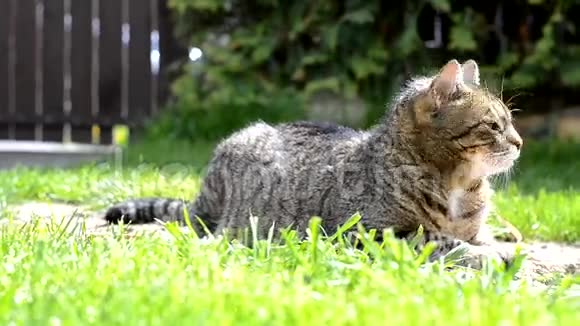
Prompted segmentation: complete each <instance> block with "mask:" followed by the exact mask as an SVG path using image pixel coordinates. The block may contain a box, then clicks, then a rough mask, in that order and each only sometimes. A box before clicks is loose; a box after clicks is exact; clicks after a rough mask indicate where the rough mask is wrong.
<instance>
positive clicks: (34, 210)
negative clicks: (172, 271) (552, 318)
mask: <svg viewBox="0 0 580 326" xmlns="http://www.w3.org/2000/svg"><path fill="white" fill-rule="evenodd" d="M8 209H9V211H11V212H12V213H13V217H14V221H17V222H20V223H22V222H28V221H31V219H33V218H35V217H40V218H41V220H46V221H47V222H48V221H51V219H52V220H56V221H57V223H58V222H59V221H61V219H63V218H64V219H65V222H64V223H63V225H64V224H66V220H67V219H69V218H70V217H71V216H73V218H74V219H75V220H76V221H74V220H73V221H72V223H69V224H68V226H67V228H68V229H69V230H70V231H71V232H75V230H77V229H78V228H75V226H76V225H78V223H77V222H79V221H83V220H84V224H85V227H86V231H87V232H89V233H90V234H94V235H99V234H107V233H110V232H111V231H112V230H111V229H112V228H115V227H116V226H111V225H108V224H107V223H106V222H105V221H104V220H103V219H102V212H91V211H90V210H87V209H85V208H83V207H79V206H74V205H68V204H60V203H38V202H31V203H26V204H21V205H16V206H11V207H9V208H8ZM3 221H6V219H4V220H0V224H1V223H2V222H3ZM126 231H127V235H128V236H137V235H139V234H147V233H158V234H161V235H168V234H167V231H166V230H165V228H164V227H163V226H162V225H160V224H158V223H153V224H142V225H128V226H126ZM521 244H522V245H523V249H524V252H525V253H526V254H527V258H526V260H525V261H524V264H523V266H522V268H521V270H520V273H519V274H518V277H519V278H524V279H529V280H532V281H534V282H535V283H537V282H540V283H541V282H549V279H550V277H552V276H554V275H559V274H560V275H561V274H574V275H578V274H580V243H575V244H569V243H567V244H563V243H555V242H529V243H526V242H524V243H521ZM502 245H505V246H515V245H516V244H515V243H509V242H503V243H502Z"/></svg>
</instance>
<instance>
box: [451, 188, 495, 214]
mask: <svg viewBox="0 0 580 326" xmlns="http://www.w3.org/2000/svg"><path fill="white" fill-rule="evenodd" d="M492 193H493V191H492V189H491V187H490V186H489V183H488V182H487V181H482V184H481V185H479V186H478V187H477V188H475V189H463V188H455V189H451V190H450V191H449V192H448V194H447V217H448V218H449V219H450V220H451V221H461V220H466V219H473V218H478V217H485V216H487V214H488V213H489V206H490V201H491V195H492Z"/></svg>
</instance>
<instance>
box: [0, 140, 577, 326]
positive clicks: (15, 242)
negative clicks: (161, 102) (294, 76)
mask: <svg viewBox="0 0 580 326" xmlns="http://www.w3.org/2000/svg"><path fill="white" fill-rule="evenodd" d="M542 146H546V145H543V144H533V145H531V146H530V148H532V149H531V150H530V153H529V154H528V155H526V153H525V152H524V156H523V158H522V161H521V162H520V165H518V168H517V169H516V171H515V172H516V173H515V175H514V177H513V179H512V180H511V182H510V184H509V186H508V187H507V188H505V189H503V190H499V191H498V193H497V194H496V196H495V198H494V202H495V203H496V206H497V209H498V213H499V214H501V215H502V216H503V217H504V218H506V219H507V220H509V221H510V222H511V223H513V224H514V225H515V226H516V227H518V228H519V229H520V231H522V233H523V234H524V236H525V237H526V238H527V239H528V240H534V239H542V240H555V241H566V242H577V241H578V240H579V239H580V230H579V227H580V192H579V191H578V189H580V188H578V186H579V185H580V181H578V180H580V178H578V176H580V169H578V168H577V164H578V163H577V159H576V157H580V156H578V155H576V154H575V153H580V151H579V150H578V148H580V146H578V145H567V146H564V145H559V144H557V145H553V146H554V147H550V146H548V147H545V148H542ZM210 153H211V144H197V145H194V146H192V145H190V144H168V143H165V142H162V141H160V142H159V143H154V144H142V145H140V146H138V147H135V148H132V149H131V150H130V153H129V157H128V158H127V160H126V161H125V162H124V163H123V166H121V167H119V166H116V165H115V163H101V164H92V165H85V166H81V167H77V168H74V169H69V170H58V169H48V170H39V169H24V168H21V169H16V170H11V171H2V172H0V185H1V187H0V199H1V200H2V202H3V204H6V203H8V204H14V203H18V202H26V201H30V200H40V201H64V202H70V203H77V204H82V205H87V206H88V207H90V208H93V209H102V208H104V207H106V206H107V205H110V204H111V203H113V202H117V201H120V200H123V199H126V198H130V197H143V196H164V197H177V198H187V199H190V198H194V197H195V196H196V194H197V192H198V191H199V186H200V182H201V175H203V168H204V165H205V164H206V162H207V160H208V158H209V156H210ZM567 153H568V154H567ZM569 153H572V154H569ZM6 215H7V214H6V213H5V214H4V217H6ZM312 230H313V231H312V232H311V233H310V235H311V236H310V237H309V239H307V240H306V241H304V242H300V241H298V240H297V239H296V238H295V237H294V236H293V233H286V234H285V236H284V237H283V241H282V242H277V241H272V242H269V241H262V242H260V243H259V244H258V245H256V246H254V247H253V248H249V247H246V246H243V245H241V244H239V243H237V242H233V243H230V242H228V241H226V240H224V239H220V238H218V239H209V240H207V239H206V240H200V239H199V238H197V237H195V236H194V235H192V234H191V233H183V229H180V228H176V227H174V226H172V225H169V226H168V232H166V233H164V234H163V235H164V236H162V235H148V236H137V237H131V238H126V237H123V236H119V235H118V233H113V232H111V233H110V234H109V235H105V236H89V235H87V234H82V233H81V234H80V235H79V234H76V235H70V234H68V233H66V232H61V231H59V230H58V228H55V227H52V228H48V229H47V228H43V227H42V225H37V226H34V225H28V226H25V227H21V226H17V225H12V224H5V225H2V229H1V234H0V237H1V239H0V253H1V255H2V260H1V261H0V323H1V324H9V323H11V322H12V323H14V324H16V325H26V324H34V325H50V324H52V325H85V324H119V325H120V324H123V325H137V324H139V325H144V324H147V325H150V324H159V325H161V324H163V325H172V324H176V325H177V324H184V325H189V324H193V325H201V324H203V325H232V324H236V325H238V324H248V325H302V324H308V325H310V324H312V325H322V324H333V325H355V324H356V325H365V324H371V325H386V324H391V323H392V324H393V325H398V324H401V325H425V324H429V325H431V324H433V325H466V324H469V325H498V324H502V325H516V324H517V325H542V326H543V325H574V324H578V322H579V321H580V317H579V316H578V311H579V309H580V300H579V299H578V290H577V289H578V287H579V286H580V285H579V284H580V280H579V279H578V278H576V279H574V278H571V277H568V278H565V279H564V280H563V281H557V282H555V283H554V285H553V287H552V288H550V289H549V291H542V290H539V289H537V288H535V287H531V286H529V285H528V284H525V283H523V284H522V283H520V282H519V281H515V280H513V275H514V273H515V272H516V270H509V271H503V270H502V269H500V268H494V267H493V266H490V267H489V268H488V269H485V270H484V271H482V272H474V271H469V270H461V269H455V270H453V271H448V270H445V269H443V268H442V266H440V265H439V264H438V263H435V264H427V265H425V264H421V262H422V259H421V258H420V257H417V256H416V255H414V254H413V253H412V252H411V251H410V249H409V247H408V246H407V245H406V244H404V243H403V242H401V241H398V240H395V239H392V238H390V237H389V236H387V237H386V239H387V241H386V242H385V244H384V245H383V246H382V247H381V246H380V245H378V244H377V243H374V242H371V241H366V240H365V238H364V237H363V239H362V240H361V241H362V242H363V243H364V244H366V245H365V246H364V247H363V248H354V247H353V246H351V245H350V244H349V243H348V242H343V241H340V240H341V238H340V237H335V238H334V240H332V241H331V240H328V239H325V238H324V237H322V236H321V234H320V233H319V232H318V231H314V230H317V229H316V228H315V227H313V229H312ZM363 234H364V233H363ZM573 284H577V285H576V288H570V287H571V286H573ZM574 289H576V290H574Z"/></svg>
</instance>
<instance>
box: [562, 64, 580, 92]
mask: <svg viewBox="0 0 580 326" xmlns="http://www.w3.org/2000/svg"><path fill="white" fill-rule="evenodd" d="M560 74H561V79H562V83H563V84H564V85H566V86H572V87H575V86H579V85H580V62H579V61H577V60H574V61H568V62H564V63H562V65H561V67H560Z"/></svg>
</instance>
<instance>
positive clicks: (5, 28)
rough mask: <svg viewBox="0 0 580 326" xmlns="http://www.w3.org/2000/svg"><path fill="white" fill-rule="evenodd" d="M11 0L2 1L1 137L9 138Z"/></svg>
mask: <svg viewBox="0 0 580 326" xmlns="http://www.w3.org/2000/svg"><path fill="white" fill-rule="evenodd" d="M9 31H10V1H7V0H4V1H0V139H7V138H8V101H9V99H8V96H9V95H8V94H9V92H8V37H9V36H8V33H9Z"/></svg>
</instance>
